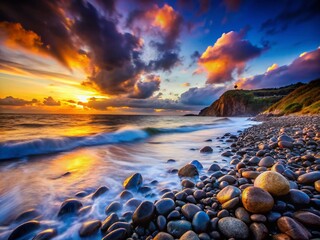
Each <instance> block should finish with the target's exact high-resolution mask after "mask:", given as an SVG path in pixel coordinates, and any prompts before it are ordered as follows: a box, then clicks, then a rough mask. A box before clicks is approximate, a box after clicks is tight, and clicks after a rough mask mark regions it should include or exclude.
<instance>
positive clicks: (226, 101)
mask: <svg viewBox="0 0 320 240" xmlns="http://www.w3.org/2000/svg"><path fill="white" fill-rule="evenodd" d="M303 85H304V84H302V83H297V84H293V85H290V86H286V87H282V88H268V89H257V90H230V91H226V92H225V93H224V94H222V95H221V97H220V98H219V99H218V100H216V101H215V102H213V103H212V104H211V106H209V107H206V108H204V109H202V110H201V111H200V113H199V115H200V116H217V117H224V116H254V115H257V114H258V113H260V112H263V111H265V110H267V109H268V108H269V107H270V106H272V105H273V104H274V103H276V102H278V101H279V100H280V99H282V98H283V97H285V96H286V95H288V94H289V93H290V92H292V91H294V90H295V89H297V88H298V87H301V86H303Z"/></svg>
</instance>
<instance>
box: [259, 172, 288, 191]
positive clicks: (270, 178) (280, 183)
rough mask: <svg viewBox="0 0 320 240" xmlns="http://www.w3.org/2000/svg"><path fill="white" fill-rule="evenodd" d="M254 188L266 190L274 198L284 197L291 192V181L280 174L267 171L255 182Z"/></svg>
mask: <svg viewBox="0 0 320 240" xmlns="http://www.w3.org/2000/svg"><path fill="white" fill-rule="evenodd" d="M254 186H255V187H259V188H262V189H264V190H266V191H267V192H268V193H270V194H272V195H273V196H283V195H286V194H288V192H289V190H290V184H289V181H288V180H287V179H286V178H285V177H284V176H282V175H281V174H280V173H277V172H273V171H266V172H263V173H261V174H260V175H259V176H258V177H257V178H256V180H255V181H254Z"/></svg>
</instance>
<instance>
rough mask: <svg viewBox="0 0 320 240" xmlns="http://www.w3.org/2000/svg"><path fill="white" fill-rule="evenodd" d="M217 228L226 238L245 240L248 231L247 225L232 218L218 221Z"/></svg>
mask: <svg viewBox="0 0 320 240" xmlns="http://www.w3.org/2000/svg"><path fill="white" fill-rule="evenodd" d="M218 228H219V230H220V231H221V233H222V234H223V235H224V236H226V237H227V238H235V239H247V238H248V237H249V230H248V227H247V225H246V224H245V223H244V222H242V221H241V220H239V219H237V218H234V217H225V218H222V219H220V220H219V222H218Z"/></svg>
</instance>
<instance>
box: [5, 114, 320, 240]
mask: <svg viewBox="0 0 320 240" xmlns="http://www.w3.org/2000/svg"><path fill="white" fill-rule="evenodd" d="M11 117H12V116H11ZM44 118H45V117H44ZM129 118H130V117H129ZM157 118H158V119H157ZM119 119H121V117H120V118H119V117H118V118H117V121H118V120H119ZM87 120H88V119H85V118H81V117H80V118H79V122H81V121H84V122H86V121H87ZM89 120H90V121H91V122H100V123H101V121H106V119H105V118H104V117H100V118H99V117H98V118H93V119H89ZM107 120H108V124H100V123H99V124H98V126H95V127H92V126H91V127H90V131H88V125H89V124H88V122H86V123H85V124H83V125H80V126H76V127H75V128H73V133H75V132H76V133H77V134H78V133H79V132H80V133H81V137H80V134H78V135H77V138H75V136H74V135H75V134H74V135H73V136H68V140H67V141H66V138H63V144H61V141H62V140H61V136H60V137H58V136H51V138H49V139H48V138H46V139H43V138H42V136H39V138H37V141H36V142H33V141H34V139H33V138H32V137H30V138H26V139H24V140H23V141H22V142H19V144H18V148H16V151H13V153H12V151H8V152H5V153H4V151H2V152H1V154H2V155H1V157H2V158H3V159H4V160H2V161H1V165H0V170H1V176H3V181H1V184H0V190H1V193H2V194H1V200H0V206H1V209H2V210H1V212H0V220H1V226H0V238H1V239H2V238H3V239H18V238H19V239H30V238H34V239H51V238H54V239H102V238H103V239H104V240H107V239H127V238H129V239H158V240H159V239H179V238H180V239H232V238H233V239H268V238H269V239H271V238H273V239H290V237H291V238H292V239H312V238H317V237H320V232H319V231H318V228H319V226H320V211H319V208H320V207H319V206H320V194H319V191H320V189H319V188H320V186H319V185H320V181H319V180H320V171H319V170H320V165H319V161H320V159H319V158H320V156H319V138H320V136H319V130H320V129H319V128H320V126H319V122H320V118H319V117H318V116H315V117H307V116H306V117H278V118H266V119H259V118H258V119H257V121H252V120H251V119H247V118H212V117H172V118H169V117H167V118H162V119H161V118H159V117H153V118H151V119H148V120H145V119H143V117H142V118H140V123H141V124H139V125H140V126H139V125H138V126H137V125H136V126H132V124H130V127H129V126H128V121H129V122H130V123H132V122H137V119H133V120H132V119H130V120H128V119H127V120H125V119H124V118H122V121H123V122H124V124H123V125H121V126H117V127H115V126H114V125H112V124H110V121H111V122H112V121H114V119H112V118H109V119H107ZM45 121H46V122H48V118H46V119H45ZM126 121H127V122H126ZM40 122H41V121H40ZM55 122H56V121H55ZM61 122H64V126H63V127H62V128H64V131H62V132H65V130H66V128H68V129H70V126H69V127H67V126H68V124H67V122H68V121H67V120H66V119H63V120H62V121H61ZM79 122H78V123H79ZM160 122H162V123H160ZM147 123H148V124H149V125H147ZM22 124H23V123H22ZM141 125H143V126H146V128H141ZM84 126H85V127H84ZM106 126H107V127H106ZM34 127H35V128H39V126H34ZM151 127H152V128H151ZM54 128H58V126H54ZM84 128H86V131H85V132H86V133H87V135H86V136H84V135H83V133H84ZM106 129H108V131H106ZM43 130H46V131H43V132H46V133H47V131H50V128H47V127H46V128H43ZM76 130H77V131H76ZM98 130H99V131H102V130H103V132H104V135H103V137H101V132H100V133H99V134H98V132H99V131H98ZM11 131H14V130H11ZM24 131H25V130H23V131H20V132H19V133H20V135H18V134H17V135H18V136H20V138H22V136H25V135H28V134H26V133H27V132H28V131H30V129H29V130H28V131H27V132H26V131H25V132H24ZM33 131H34V130H33ZM39 132H40V133H41V131H39ZM57 132H58V133H59V131H55V134H57ZM97 134H98V135H97ZM46 136H47V135H46ZM8 138H9V137H8ZM10 138H12V137H10ZM39 139H41V144H39V143H38V142H39ZM52 139H55V141H53V140H52ZM70 139H72V141H71V140H70ZM30 142H31V143H32V144H31V143H30ZM8 143H10V144H11V145H9V147H10V148H11V149H13V148H14V147H17V139H7V142H6V144H7V145H5V144H4V143H2V145H1V147H2V150H3V149H4V147H5V146H6V147H8ZM37 143H38V144H37ZM43 143H46V144H47V143H50V144H51V145H50V147H51V148H49V150H50V149H51V151H48V148H47V147H43V148H42V149H41V151H39V154H35V153H34V151H35V150H39V148H41V147H42V146H43V145H44V144H43ZM52 143H55V144H54V145H52ZM23 144H24V145H23ZM21 145H23V147H21ZM30 146H36V147H35V149H33V150H32V148H31V150H30ZM53 146H54V147H55V148H53ZM25 148H27V149H29V150H28V151H29V152H28V151H27V152H24V153H25V154H23V151H21V150H23V149H25ZM53 149H54V151H53ZM18 150H20V151H18ZM26 153H29V154H30V153H31V154H30V156H29V155H28V154H26ZM5 154H7V155H5ZM8 154H15V155H13V157H15V158H16V159H13V160H12V159H11V160H8V159H6V157H8ZM31 155H32V156H31ZM17 159H19V160H17Z"/></svg>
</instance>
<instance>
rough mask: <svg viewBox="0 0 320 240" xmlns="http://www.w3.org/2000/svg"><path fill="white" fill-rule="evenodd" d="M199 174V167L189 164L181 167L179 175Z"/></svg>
mask: <svg viewBox="0 0 320 240" xmlns="http://www.w3.org/2000/svg"><path fill="white" fill-rule="evenodd" d="M198 175H199V173H198V169H197V168H196V166H194V165H192V164H187V165H185V166H184V167H182V168H180V169H179V171H178V176H179V177H194V176H198Z"/></svg>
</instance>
